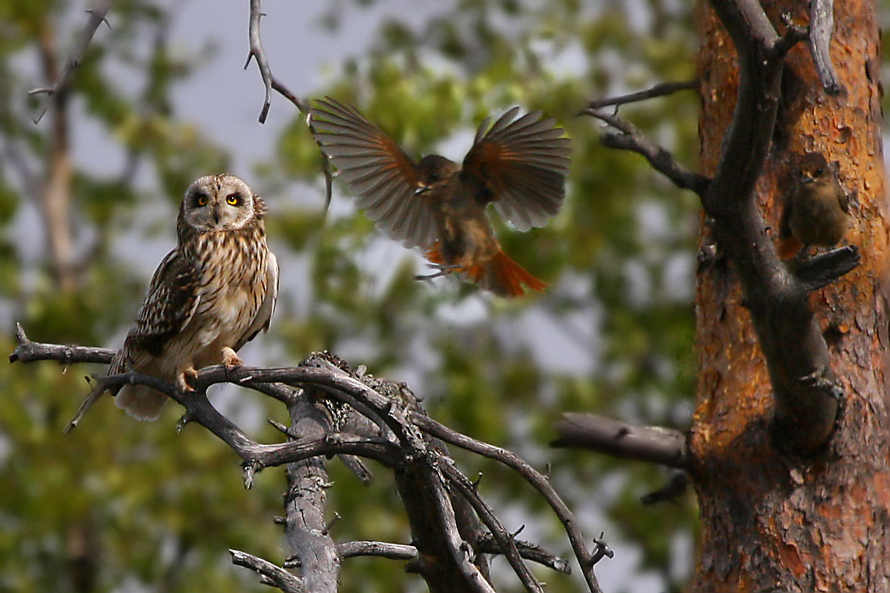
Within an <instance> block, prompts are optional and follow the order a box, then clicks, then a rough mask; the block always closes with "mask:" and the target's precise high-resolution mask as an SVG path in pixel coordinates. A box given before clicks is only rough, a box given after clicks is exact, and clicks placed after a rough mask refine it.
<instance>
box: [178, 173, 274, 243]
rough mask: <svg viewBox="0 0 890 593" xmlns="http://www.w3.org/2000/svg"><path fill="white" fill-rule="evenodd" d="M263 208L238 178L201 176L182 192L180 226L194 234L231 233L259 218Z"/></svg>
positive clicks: (257, 198)
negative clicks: (183, 225) (189, 229)
mask: <svg viewBox="0 0 890 593" xmlns="http://www.w3.org/2000/svg"><path fill="white" fill-rule="evenodd" d="M264 213H265V206H264V205H263V201H262V200H261V199H260V197H259V196H256V195H255V194H254V193H253V190H251V189H250V187H249V186H248V185H247V184H246V183H244V181H242V180H241V179H239V178H238V177H235V176H234V175H229V174H228V173H224V174H222V175H205V176H204V177H200V178H199V179H198V180H196V181H195V182H194V183H192V184H191V185H190V186H189V188H188V189H187V190H186V192H185V197H184V198H183V200H182V207H181V208H180V210H179V218H180V223H184V224H185V225H187V226H189V227H191V228H192V229H194V230H196V231H198V232H213V231H234V230H238V229H240V228H243V227H244V226H245V225H247V224H248V223H250V222H252V221H254V220H256V219H259V218H262V217H263V214H264Z"/></svg>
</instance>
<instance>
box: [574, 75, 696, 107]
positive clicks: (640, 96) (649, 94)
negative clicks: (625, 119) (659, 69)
mask: <svg viewBox="0 0 890 593" xmlns="http://www.w3.org/2000/svg"><path fill="white" fill-rule="evenodd" d="M697 87H698V80H683V81H674V82H662V83H660V84H656V85H655V86H653V87H651V88H648V89H646V90H644V91H637V92H635V93H629V94H627V95H618V96H616V97H604V98H602V99H594V100H593V101H591V102H590V103H588V104H587V109H594V110H595V109H602V108H603V107H610V106H612V105H626V104H627V103H637V102H639V101H645V100H646V99H653V98H655V97H664V96H667V95H672V94H674V93H676V92H679V91H686V90H691V89H694V88H697Z"/></svg>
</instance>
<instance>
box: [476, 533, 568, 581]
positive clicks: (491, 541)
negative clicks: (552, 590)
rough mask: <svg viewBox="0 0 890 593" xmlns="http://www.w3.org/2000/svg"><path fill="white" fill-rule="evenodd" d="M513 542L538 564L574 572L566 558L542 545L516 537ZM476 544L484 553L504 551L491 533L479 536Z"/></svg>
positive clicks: (522, 553)
mask: <svg viewBox="0 0 890 593" xmlns="http://www.w3.org/2000/svg"><path fill="white" fill-rule="evenodd" d="M513 543H514V544H515V545H516V549H517V550H519V555H520V556H522V558H523V559H525V560H529V561H531V562H536V563H537V564H540V565H542V566H546V567H547V568H551V569H553V570H556V571H558V572H561V573H563V574H572V567H571V566H569V563H568V561H567V560H566V559H564V558H560V557H559V556H554V555H553V554H551V553H549V552H547V551H545V550H542V549H541V548H540V546H536V545H535V544H532V543H530V542H525V541H521V540H518V539H516V538H515V537H514V538H513ZM476 546H477V547H476V551H477V552H481V553H483V554H495V555H498V554H501V553H502V552H501V548H500V545H499V544H498V543H497V541H496V540H495V538H494V536H493V535H492V534H490V533H488V534H485V535H483V536H482V537H481V538H479V541H477V542H476Z"/></svg>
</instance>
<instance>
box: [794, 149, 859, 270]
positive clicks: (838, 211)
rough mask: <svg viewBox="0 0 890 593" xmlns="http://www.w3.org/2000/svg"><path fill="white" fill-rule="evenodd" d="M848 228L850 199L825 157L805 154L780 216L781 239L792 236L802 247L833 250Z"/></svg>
mask: <svg viewBox="0 0 890 593" xmlns="http://www.w3.org/2000/svg"><path fill="white" fill-rule="evenodd" d="M849 226H850V204H849V199H848V198H847V194H846V193H845V192H844V189H843V188H842V187H841V184H840V182H839V181H838V180H837V177H835V174H834V172H833V171H832V170H831V168H830V167H829V166H828V163H827V162H826V161H825V157H824V156H822V155H821V154H819V153H816V152H808V153H806V154H804V155H803V156H802V157H801V159H800V162H799V164H798V175H797V178H796V180H795V184H794V189H793V190H792V192H791V194H790V195H789V196H788V198H787V202H786V204H785V211H784V212H783V213H782V221H781V224H780V232H779V236H780V238H781V239H783V240H787V239H789V238H790V237H792V236H793V237H794V238H796V239H797V240H798V241H800V243H802V244H803V246H804V247H808V246H810V245H818V246H823V247H833V246H835V245H837V244H838V243H840V242H841V240H842V239H843V238H844V236H845V235H846V234H847V229H848V228H849ZM786 244H787V241H786ZM782 251H784V252H785V253H787V252H788V251H789V250H788V249H787V248H786V249H783V250H782Z"/></svg>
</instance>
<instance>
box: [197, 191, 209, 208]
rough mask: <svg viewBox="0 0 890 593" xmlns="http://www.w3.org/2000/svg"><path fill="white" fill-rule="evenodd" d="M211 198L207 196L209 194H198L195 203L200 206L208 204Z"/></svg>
mask: <svg viewBox="0 0 890 593" xmlns="http://www.w3.org/2000/svg"><path fill="white" fill-rule="evenodd" d="M209 199H210V198H208V197H207V194H198V195H197V196H196V197H195V204H197V205H198V206H206V205H207V202H208V200H209Z"/></svg>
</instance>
